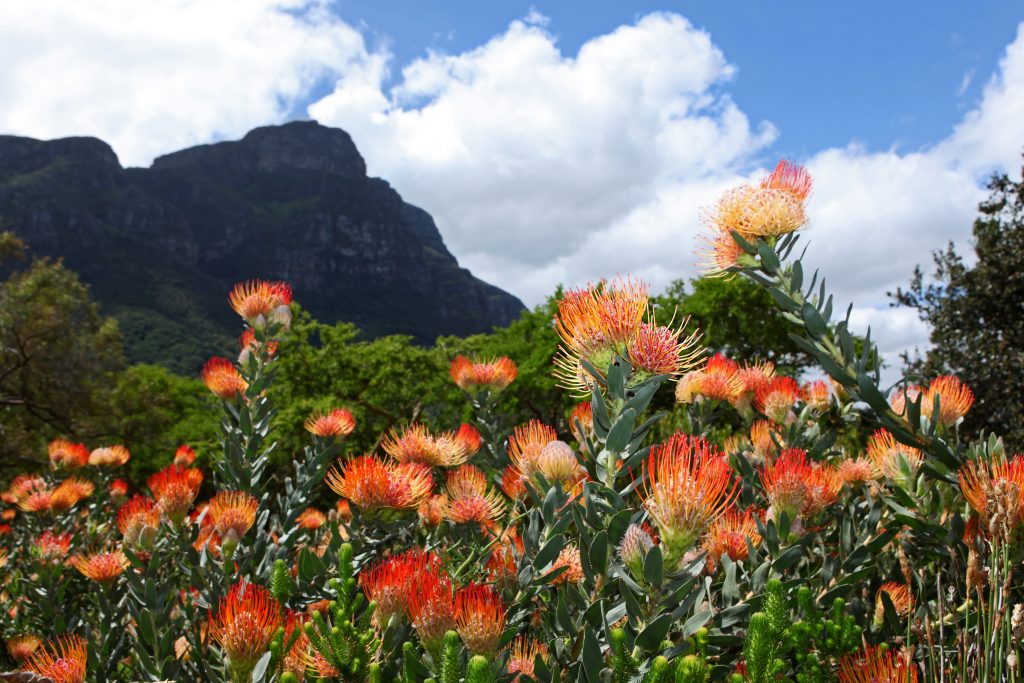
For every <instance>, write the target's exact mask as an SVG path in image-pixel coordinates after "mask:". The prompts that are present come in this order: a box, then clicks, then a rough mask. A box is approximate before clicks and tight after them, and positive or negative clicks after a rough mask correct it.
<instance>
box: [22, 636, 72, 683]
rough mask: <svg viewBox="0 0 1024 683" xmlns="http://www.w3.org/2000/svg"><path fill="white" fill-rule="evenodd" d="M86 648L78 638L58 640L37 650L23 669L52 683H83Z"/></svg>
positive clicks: (70, 637) (69, 637)
mask: <svg viewBox="0 0 1024 683" xmlns="http://www.w3.org/2000/svg"><path fill="white" fill-rule="evenodd" d="M87 647H88V646H87V644H86V641H85V639H84V638H82V637H80V636H68V637H61V638H58V639H57V640H54V641H50V642H49V643H48V644H47V645H46V647H44V648H42V649H40V650H37V651H36V652H35V653H34V654H33V655H32V656H31V657H30V658H29V659H28V661H26V662H25V669H26V670H28V671H31V672H32V673H34V674H36V675H37V676H40V677H43V678H49V679H52V680H53V681H54V683H83V682H84V681H85V664H86V659H87Z"/></svg>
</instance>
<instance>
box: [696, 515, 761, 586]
mask: <svg viewBox="0 0 1024 683" xmlns="http://www.w3.org/2000/svg"><path fill="white" fill-rule="evenodd" d="M748 541H749V542H750V545H752V546H753V547H755V548H756V547H758V546H759V545H761V534H759V533H757V522H756V521H755V518H754V514H753V512H752V511H750V510H747V511H746V512H740V511H739V510H735V509H734V510H729V511H728V512H726V513H725V514H724V515H722V516H721V517H719V518H718V519H716V520H715V521H714V522H713V523H712V524H711V528H709V529H708V533H707V535H706V536H704V540H703V541H702V544H701V547H702V549H703V550H704V552H706V553H707V571H708V573H709V574H713V573H714V572H715V569H716V568H717V567H718V563H719V561H720V560H721V559H722V556H723V555H726V556H728V558H729V559H730V560H732V561H733V562H740V561H743V560H746V559H747V558H748V557H749V556H750V548H749V546H748V545H747V542H748Z"/></svg>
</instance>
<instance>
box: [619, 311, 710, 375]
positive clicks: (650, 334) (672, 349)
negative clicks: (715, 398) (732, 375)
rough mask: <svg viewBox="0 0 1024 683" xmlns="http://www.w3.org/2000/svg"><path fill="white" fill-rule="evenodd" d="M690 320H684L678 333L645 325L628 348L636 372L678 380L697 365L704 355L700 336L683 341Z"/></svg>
mask: <svg viewBox="0 0 1024 683" xmlns="http://www.w3.org/2000/svg"><path fill="white" fill-rule="evenodd" d="M687 322H689V320H688V319H687V320H683V322H682V323H681V324H680V326H679V328H678V329H675V330H673V329H672V328H670V327H665V326H661V325H656V324H653V323H642V324H641V325H640V327H638V328H637V331H636V334H635V335H634V336H633V338H632V339H630V340H629V343H628V344H627V345H626V357H627V358H629V362H630V363H631V364H632V365H633V368H634V369H635V370H636V371H637V372H638V373H640V377H639V378H640V379H643V377H644V376H654V375H669V376H671V377H673V378H674V377H677V376H679V375H681V374H682V373H684V372H685V371H686V370H688V369H690V368H692V367H693V366H694V365H696V363H697V359H698V358H699V357H700V356H701V354H703V352H704V349H703V347H701V346H700V343H699V342H700V333H699V332H693V333H691V334H690V335H688V336H686V337H682V334H683V328H684V327H685V326H686V324H687Z"/></svg>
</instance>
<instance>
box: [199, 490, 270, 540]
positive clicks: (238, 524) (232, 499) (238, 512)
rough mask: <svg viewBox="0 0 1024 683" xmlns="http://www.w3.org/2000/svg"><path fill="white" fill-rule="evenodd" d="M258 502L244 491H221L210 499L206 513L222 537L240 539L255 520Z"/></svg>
mask: <svg viewBox="0 0 1024 683" xmlns="http://www.w3.org/2000/svg"><path fill="white" fill-rule="evenodd" d="M258 509H259V504H258V503H257V502H256V498H255V496H253V495H251V494H249V493H246V492H245V491H221V492H219V493H218V494H217V495H215V496H214V497H213V498H211V499H210V506H209V508H208V511H209V512H208V514H209V515H210V520H211V521H212V522H213V527H214V528H215V529H216V530H217V533H218V534H220V537H221V538H222V539H227V538H232V539H241V538H244V537H245V534H246V533H248V532H249V529H251V528H252V525H253V524H254V523H255V522H256V512H257V510H258Z"/></svg>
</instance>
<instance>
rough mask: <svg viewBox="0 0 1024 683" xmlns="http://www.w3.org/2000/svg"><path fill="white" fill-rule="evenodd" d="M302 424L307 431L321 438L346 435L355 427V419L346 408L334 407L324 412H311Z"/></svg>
mask: <svg viewBox="0 0 1024 683" xmlns="http://www.w3.org/2000/svg"><path fill="white" fill-rule="evenodd" d="M304 426H305V427H306V431H307V432H309V433H310V434H315V435H316V436H319V437H321V438H328V437H337V436H348V435H349V434H351V433H352V430H354V429H355V428H356V420H355V418H354V417H352V413H350V412H349V411H348V410H345V409H344V408H334V409H332V410H330V411H328V412H326V413H322V412H315V413H313V414H312V415H310V416H309V417H308V418H306V422H305V425H304Z"/></svg>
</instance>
